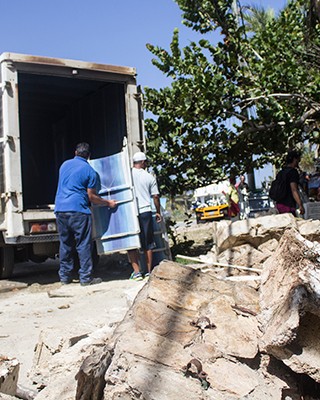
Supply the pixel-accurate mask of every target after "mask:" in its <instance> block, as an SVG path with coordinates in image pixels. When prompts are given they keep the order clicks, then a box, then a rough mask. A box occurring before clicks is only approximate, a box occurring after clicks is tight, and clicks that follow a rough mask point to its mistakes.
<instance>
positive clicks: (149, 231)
mask: <svg viewBox="0 0 320 400" xmlns="http://www.w3.org/2000/svg"><path fill="white" fill-rule="evenodd" d="M139 224H140V241H141V249H142V250H152V249H154V248H155V247H156V245H155V243H154V236H153V222H152V212H151V211H148V212H145V213H142V214H139Z"/></svg>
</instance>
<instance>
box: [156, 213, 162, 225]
mask: <svg viewBox="0 0 320 400" xmlns="http://www.w3.org/2000/svg"><path fill="white" fill-rule="evenodd" d="M156 221H157V222H158V223H159V222H161V221H162V217H161V214H160V213H156Z"/></svg>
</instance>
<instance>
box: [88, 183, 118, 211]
mask: <svg viewBox="0 0 320 400" xmlns="http://www.w3.org/2000/svg"><path fill="white" fill-rule="evenodd" d="M87 193H88V197H89V200H90V203H92V204H96V205H100V206H107V207H110V208H115V207H116V206H117V202H116V201H115V200H106V199H103V198H102V197H101V196H99V195H98V194H97V192H96V189H89V188H88V189H87Z"/></svg>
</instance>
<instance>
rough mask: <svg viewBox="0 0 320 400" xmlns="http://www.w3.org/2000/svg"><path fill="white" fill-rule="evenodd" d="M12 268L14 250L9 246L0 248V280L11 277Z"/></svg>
mask: <svg viewBox="0 0 320 400" xmlns="http://www.w3.org/2000/svg"><path fill="white" fill-rule="evenodd" d="M13 268H14V248H13V247H11V246H5V247H0V279H7V278H10V277H11V276H12V273H13Z"/></svg>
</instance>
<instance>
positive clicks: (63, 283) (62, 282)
mask: <svg viewBox="0 0 320 400" xmlns="http://www.w3.org/2000/svg"><path fill="white" fill-rule="evenodd" d="M60 283H61V285H69V284H70V283H72V281H60Z"/></svg>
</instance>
